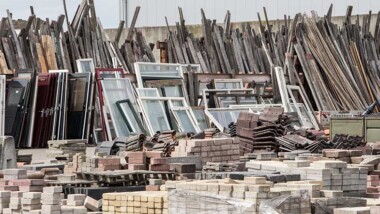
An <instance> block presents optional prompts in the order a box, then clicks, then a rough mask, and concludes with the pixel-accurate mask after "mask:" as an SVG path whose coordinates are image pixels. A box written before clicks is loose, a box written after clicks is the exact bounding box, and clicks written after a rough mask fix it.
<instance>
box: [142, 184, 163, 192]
mask: <svg viewBox="0 0 380 214" xmlns="http://www.w3.org/2000/svg"><path fill="white" fill-rule="evenodd" d="M145 190H146V191H160V186H159V185H146V186H145Z"/></svg>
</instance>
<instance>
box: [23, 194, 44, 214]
mask: <svg viewBox="0 0 380 214" xmlns="http://www.w3.org/2000/svg"><path fill="white" fill-rule="evenodd" d="M21 208H22V213H33V212H34V213H35V212H40V210H41V193H40V192H24V193H23V194H22V198H21Z"/></svg>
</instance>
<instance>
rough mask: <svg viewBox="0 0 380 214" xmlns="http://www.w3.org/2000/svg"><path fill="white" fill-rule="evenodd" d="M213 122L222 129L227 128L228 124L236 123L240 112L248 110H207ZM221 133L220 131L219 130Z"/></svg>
mask: <svg viewBox="0 0 380 214" xmlns="http://www.w3.org/2000/svg"><path fill="white" fill-rule="evenodd" d="M208 111H209V112H210V113H211V115H212V116H213V117H214V118H215V120H216V121H217V122H218V123H219V124H220V125H221V126H223V127H224V128H228V125H229V124H230V123H232V122H233V123H236V121H237V118H238V116H239V114H240V112H246V111H248V110H224V111H223V110H210V109H209V110H208ZM221 131H222V130H221Z"/></svg>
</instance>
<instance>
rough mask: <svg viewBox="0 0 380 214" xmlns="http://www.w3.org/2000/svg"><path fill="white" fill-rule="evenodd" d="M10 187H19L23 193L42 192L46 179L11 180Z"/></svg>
mask: <svg viewBox="0 0 380 214" xmlns="http://www.w3.org/2000/svg"><path fill="white" fill-rule="evenodd" d="M8 185H10V186H18V190H19V191H21V192H42V188H43V187H44V185H45V182H44V179H20V180H10V181H9V182H8Z"/></svg>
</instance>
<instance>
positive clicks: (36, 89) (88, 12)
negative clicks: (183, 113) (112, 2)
mask: <svg viewBox="0 0 380 214" xmlns="http://www.w3.org/2000/svg"><path fill="white" fill-rule="evenodd" d="M64 2H65V1H64ZM64 5H65V4H64ZM65 9H66V5H65ZM138 11H139V8H137V10H136V14H135V17H134V23H135V22H136V19H137V17H138ZM13 22H14V20H13V19H12V14H11V12H10V11H7V17H5V18H3V19H2V21H1V29H0V46H1V48H0V65H1V66H0V74H7V75H8V79H9V80H10V81H7V82H8V83H7V89H6V90H7V91H6V97H7V99H6V103H5V114H6V115H7V117H6V119H5V120H6V123H7V124H9V125H8V126H6V127H5V134H7V135H12V136H14V138H15V140H16V144H17V146H18V147H34V148H36V147H47V141H48V140H61V139H88V138H91V137H92V136H93V135H90V133H92V131H93V127H92V124H93V121H94V119H93V117H94V110H93V106H94V103H95V102H94V100H95V94H96V93H95V92H94V88H93V87H92V86H91V82H92V81H93V80H94V78H95V70H94V69H95V67H97V68H99V67H100V68H104V69H110V68H121V69H120V70H121V71H122V73H126V74H128V73H134V66H133V63H135V62H139V61H144V62H154V61H155V59H154V56H153V54H152V48H151V47H150V46H149V45H148V44H146V41H145V38H144V36H143V35H142V33H141V32H137V31H136V29H135V28H134V24H133V25H132V26H131V28H130V29H129V32H128V40H127V41H126V42H125V43H124V44H123V45H122V46H119V43H123V42H121V41H119V40H120V33H121V31H122V30H123V25H121V27H120V28H119V30H118V35H117V37H116V38H109V37H108V35H107V34H106V33H105V31H104V29H103V27H102V25H101V22H100V20H99V19H98V18H97V17H96V11H95V7H94V3H93V1H82V3H81V4H80V5H79V6H78V10H77V11H76V13H75V15H74V17H73V18H72V20H69V17H67V11H66V10H65V15H60V16H58V19H57V20H49V19H47V20H44V19H41V18H38V17H37V15H36V14H34V10H33V7H31V15H30V17H29V19H28V20H27V21H26V22H25V24H24V25H21V27H20V29H15V26H14V23H13ZM65 22H66V24H67V26H66V27H65V26H64V25H65ZM65 29H67V30H65ZM16 30H17V31H16ZM19 92H20V93H19ZM8 98H9V99H8ZM10 98H12V99H10ZM82 102H83V103H82ZM93 141H94V139H92V138H91V139H90V140H89V142H93Z"/></svg>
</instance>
